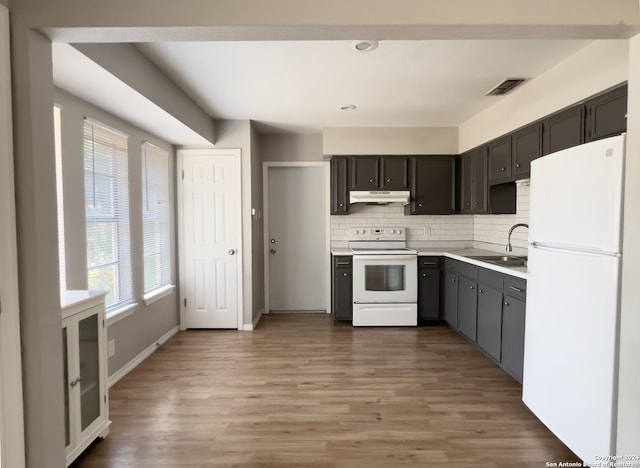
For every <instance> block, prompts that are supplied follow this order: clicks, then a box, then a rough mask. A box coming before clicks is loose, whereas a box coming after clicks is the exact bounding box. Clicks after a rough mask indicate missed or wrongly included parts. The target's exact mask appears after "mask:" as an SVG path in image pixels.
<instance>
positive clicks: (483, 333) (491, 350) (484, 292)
mask: <svg viewBox="0 0 640 468" xmlns="http://www.w3.org/2000/svg"><path fill="white" fill-rule="evenodd" d="M501 334H502V291H496V290H495V289H492V288H490V287H487V286H486V285H483V284H480V285H478V319H477V333H476V335H477V336H476V343H477V344H478V346H480V347H481V348H482V349H483V350H484V351H485V352H486V353H487V354H488V355H489V356H491V357H492V358H493V359H495V360H496V361H498V362H499V361H500V337H501Z"/></svg>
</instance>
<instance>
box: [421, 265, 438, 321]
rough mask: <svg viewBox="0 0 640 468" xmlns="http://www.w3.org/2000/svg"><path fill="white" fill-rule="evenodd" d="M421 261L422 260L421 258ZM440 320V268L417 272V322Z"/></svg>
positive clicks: (424, 269)
mask: <svg viewBox="0 0 640 468" xmlns="http://www.w3.org/2000/svg"><path fill="white" fill-rule="evenodd" d="M421 260H422V258H421ZM439 318H440V268H439V266H435V267H432V268H420V269H419V270H418V320H437V319H439Z"/></svg>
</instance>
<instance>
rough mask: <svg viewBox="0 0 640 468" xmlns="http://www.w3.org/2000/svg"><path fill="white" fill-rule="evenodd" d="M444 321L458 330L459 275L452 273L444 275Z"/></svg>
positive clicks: (448, 272)
mask: <svg viewBox="0 0 640 468" xmlns="http://www.w3.org/2000/svg"><path fill="white" fill-rule="evenodd" d="M442 290H443V294H444V298H443V299H444V319H445V320H446V322H447V323H448V324H449V326H450V327H451V328H453V329H454V330H457V329H458V275H457V274H456V273H452V272H450V271H445V273H444V286H443V287H442Z"/></svg>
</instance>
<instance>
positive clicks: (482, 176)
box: [472, 146, 488, 213]
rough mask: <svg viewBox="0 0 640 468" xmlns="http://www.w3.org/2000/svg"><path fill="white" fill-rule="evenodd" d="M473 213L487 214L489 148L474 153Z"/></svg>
mask: <svg viewBox="0 0 640 468" xmlns="http://www.w3.org/2000/svg"><path fill="white" fill-rule="evenodd" d="M473 163H474V168H473V172H474V178H473V197H472V198H473V212H474V213H486V212H487V209H488V206H487V187H488V184H487V147H486V146H485V147H482V148H480V149H479V150H476V151H474V152H473Z"/></svg>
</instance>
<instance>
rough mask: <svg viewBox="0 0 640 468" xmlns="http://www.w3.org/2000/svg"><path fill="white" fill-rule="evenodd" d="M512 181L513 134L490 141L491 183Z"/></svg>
mask: <svg viewBox="0 0 640 468" xmlns="http://www.w3.org/2000/svg"><path fill="white" fill-rule="evenodd" d="M509 181H511V136H510V135H507V136H506V137H502V138H500V139H498V140H495V141H492V142H491V143H489V184H501V183H504V182H509Z"/></svg>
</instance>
